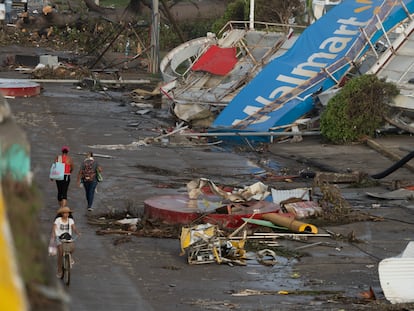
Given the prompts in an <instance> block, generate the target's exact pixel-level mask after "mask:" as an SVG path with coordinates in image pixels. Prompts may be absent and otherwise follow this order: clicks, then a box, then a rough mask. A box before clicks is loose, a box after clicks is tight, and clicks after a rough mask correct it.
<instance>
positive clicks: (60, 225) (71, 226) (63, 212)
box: [52, 206, 81, 278]
mask: <svg viewBox="0 0 414 311" xmlns="http://www.w3.org/2000/svg"><path fill="white" fill-rule="evenodd" d="M71 213H72V210H71V209H70V208H69V207H67V206H65V207H61V208H59V210H58V211H57V215H56V218H55V221H54V222H53V229H52V238H53V239H54V240H55V242H56V246H57V274H56V277H58V278H61V277H62V255H63V250H62V242H61V240H60V238H61V237H62V238H64V235H66V234H69V236H67V239H72V237H73V233H76V234H77V235H78V236H80V235H81V233H80V232H79V230H78V228H77V227H76V226H75V220H74V219H73V217H70V215H71ZM73 251H74V250H73V249H72V250H71V253H73Z"/></svg>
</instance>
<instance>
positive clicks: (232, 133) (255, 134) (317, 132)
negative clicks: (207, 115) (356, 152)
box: [179, 131, 321, 136]
mask: <svg viewBox="0 0 414 311" xmlns="http://www.w3.org/2000/svg"><path fill="white" fill-rule="evenodd" d="M320 134H321V132H320V131H314V132H222V133H179V135H181V136H312V135H320Z"/></svg>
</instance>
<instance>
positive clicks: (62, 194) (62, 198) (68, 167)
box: [55, 146, 74, 207]
mask: <svg viewBox="0 0 414 311" xmlns="http://www.w3.org/2000/svg"><path fill="white" fill-rule="evenodd" d="M68 153H69V147H68V146H63V147H62V154H61V155H59V156H57V157H56V158H55V162H62V163H64V164H65V176H64V178H63V180H56V186H57V190H58V194H57V199H58V202H59V207H64V206H66V204H67V201H68V189H69V184H70V174H71V173H72V171H73V169H74V165H73V160H72V158H71V157H70V156H69V155H68Z"/></svg>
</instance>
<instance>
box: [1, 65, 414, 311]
mask: <svg viewBox="0 0 414 311" xmlns="http://www.w3.org/2000/svg"><path fill="white" fill-rule="evenodd" d="M121 74H122V73H121ZM137 74H138V73H137ZM1 76H2V77H8V78H10V77H13V78H25V77H27V74H23V73H16V72H13V73H10V72H7V73H6V72H4V73H2V74H1ZM128 77H129V78H131V72H130V73H129V75H128ZM132 77H134V73H133V72H132ZM139 77H140V78H141V77H142V75H139ZM153 86H154V85H153V84H151V85H136V86H133V87H140V88H141V87H142V88H148V89H151V87H153ZM131 87H132V86H130V87H127V88H125V87H124V88H119V87H118V88H117V89H116V90H114V89H111V88H109V89H107V90H105V91H99V90H93V91H92V90H91V89H90V88H88V87H81V88H79V87H76V86H75V85H72V84H67V83H42V93H41V95H40V96H36V97H32V98H15V99H9V103H10V105H11V108H12V110H13V113H14V115H15V118H16V119H17V121H18V123H19V124H20V125H21V126H22V128H23V129H25V130H26V132H27V135H28V138H29V140H30V142H31V148H32V149H31V154H32V169H33V172H34V180H35V182H36V184H37V185H38V186H39V188H40V189H41V191H42V193H43V194H44V202H45V206H44V208H43V210H42V212H41V215H40V221H41V223H42V227H43V232H42V234H43V235H44V236H45V237H47V236H48V235H49V232H50V227H51V223H52V220H53V217H54V213H55V211H56V209H57V202H56V198H55V197H56V189H55V188H56V187H55V185H54V183H53V182H50V181H49V180H48V177H47V176H48V168H49V165H50V162H51V161H52V159H53V158H54V156H55V155H56V153H58V152H59V150H60V147H61V146H62V145H69V146H70V148H71V150H70V154H71V155H72V157H73V158H74V160H75V163H76V164H77V166H78V167H79V164H80V163H81V161H82V159H83V154H84V153H85V152H86V151H89V150H91V151H93V152H94V153H95V154H96V155H97V157H96V158H97V159H98V161H99V163H100V164H101V166H102V167H103V169H104V178H105V180H104V182H102V183H101V184H100V185H99V187H98V192H97V194H96V197H95V200H96V202H95V208H96V209H95V210H94V211H93V212H92V213H87V212H86V204H85V199H84V192H83V189H80V188H77V187H76V185H75V182H74V178H73V179H72V180H73V182H72V183H71V186H70V191H69V206H70V207H71V208H73V209H74V210H75V213H74V215H75V220H76V222H77V224H78V227H79V228H80V230H81V231H82V233H83V235H82V237H81V238H80V239H79V240H78V241H77V250H76V255H75V259H76V263H75V266H74V269H73V278H72V283H71V285H70V287H69V288H64V291H65V292H66V293H67V294H68V295H69V297H70V302H69V309H70V310H92V309H100V310H180V311H183V310H184V311H185V310H297V309H299V308H300V309H305V310H374V309H376V310H407V309H408V310H411V309H414V308H413V306H406V307H403V306H400V305H397V306H395V305H391V304H390V303H389V302H388V301H387V300H386V299H385V297H384V295H383V293H382V288H381V284H380V281H379V276H378V263H379V262H380V261H381V260H382V259H384V258H388V257H392V256H396V255H398V254H399V253H401V252H402V251H403V250H404V248H405V246H406V245H407V243H408V241H409V240H411V239H412V237H413V233H414V229H413V224H414V216H413V209H412V207H413V205H412V202H411V201H410V200H407V199H399V200H379V199H374V198H370V197H368V196H367V195H366V192H367V191H370V192H381V193H382V192H387V191H390V190H392V187H395V185H397V184H401V183H403V184H405V185H409V184H411V182H412V172H411V171H410V170H408V169H406V168H402V169H399V170H398V171H396V172H394V173H393V174H391V175H389V176H388V177H387V178H385V179H384V180H380V181H379V182H369V183H366V184H363V185H361V184H359V185H357V186H355V185H349V184H347V183H346V184H339V185H338V187H339V189H340V191H339V192H340V193H341V195H342V196H343V197H344V199H346V200H347V201H348V202H349V204H350V206H351V207H352V209H353V211H354V212H356V213H358V215H360V217H359V218H358V217H356V218H353V219H352V222H349V220H348V219H345V218H344V219H337V221H336V223H335V224H334V223H331V224H330V223H327V222H321V221H320V220H318V219H316V220H309V222H311V221H313V222H314V223H315V224H317V225H318V227H319V232H320V233H331V234H332V235H331V237H308V238H302V239H287V238H286V239H278V240H277V242H278V243H279V244H280V246H281V247H283V248H282V249H283V251H284V254H285V255H286V256H279V257H278V261H277V264H275V265H274V266H264V265H261V264H259V263H258V262H257V260H255V254H254V253H249V257H251V258H252V259H251V260H248V261H247V265H246V266H231V265H225V264H222V265H218V264H204V265H189V264H188V263H187V260H186V256H180V252H181V250H180V243H179V240H178V239H177V236H175V237H174V236H173V237H172V238H156V237H142V236H135V235H115V234H99V235H98V234H96V232H97V231H99V230H102V229H106V228H113V225H111V223H110V221H109V220H110V219H114V218H119V217H123V216H128V215H129V216H137V217H141V216H142V212H143V208H144V204H143V202H144V201H145V200H146V199H147V198H149V197H152V196H158V195H163V194H177V193H181V194H182V193H186V183H187V182H189V181H190V180H192V179H194V178H199V177H205V178H209V179H211V180H213V181H214V182H215V183H217V184H226V185H232V186H236V187H243V186H248V185H251V184H253V183H254V182H257V181H259V180H261V181H262V182H264V183H265V184H267V185H269V187H274V188H278V189H291V188H296V187H302V186H312V185H314V181H313V179H312V178H307V179H306V178H298V177H292V178H289V179H282V180H281V179H280V178H279V176H280V175H283V174H287V175H289V176H295V175H299V173H300V172H302V171H304V170H306V171H313V172H315V171H321V170H323V171H326V170H335V171H337V172H349V171H352V170H359V171H363V172H366V173H368V174H374V173H378V172H380V171H382V170H383V169H385V168H386V167H388V166H390V165H391V164H392V163H393V161H391V160H389V159H388V158H386V157H385V156H383V155H381V154H380V153H378V152H377V151H374V150H372V149H371V148H368V147H367V146H365V145H352V146H332V145H329V144H326V143H324V142H323V141H322V140H321V139H320V138H319V137H313V138H312V137H304V140H303V141H302V142H299V143H290V142H284V143H274V144H272V145H270V146H267V147H268V148H260V149H258V150H257V151H253V150H252V148H250V146H248V145H243V144H241V145H236V146H234V145H229V144H227V143H221V144H218V145H213V146H208V145H206V144H202V145H195V144H194V143H193V142H187V141H185V140H184V141H183V140H174V139H171V140H170V142H169V143H168V144H167V145H162V144H160V143H151V144H148V145H141V144H140V142H142V140H143V139H145V138H148V137H156V136H158V135H160V134H161V132H162V129H167V128H169V127H171V126H174V120H173V119H172V118H171V116H170V115H169V113H168V109H167V107H162V108H161V109H160V108H151V109H150V111H149V112H147V113H145V114H142V115H141V114H140V113H139V111H140V110H141V109H140V108H139V107H136V106H133V105H131V104H130V103H131V99H130V98H129V96H128V94H129V92H130V91H131ZM156 101H159V99H152V100H150V101H146V100H142V102H143V103H154V102H156ZM155 106H157V105H155ZM376 141H378V142H379V143H381V144H383V145H384V146H386V147H387V148H389V149H391V150H393V151H394V152H398V153H400V154H401V155H403V154H405V153H406V151H403V150H401V148H400V147H406V148H409V147H412V146H413V142H412V138H411V137H410V136H407V135H398V136H386V137H381V138H379V139H377V140H376ZM276 177H277V178H276ZM396 181H398V182H396ZM319 190H320V189H319ZM319 190H318V188H315V197H316V198H320V197H321V195H322V194H321V193H320V191H319ZM372 204H379V205H374V207H375V208H373V205H372ZM356 220H360V221H356ZM98 224H99V225H98ZM157 228H158V229H160V228H161V229H162V228H165V227H163V226H160V227H157V226H155V227H154V228H153V229H157ZM160 235H161V234H160ZM45 251H46V250H45ZM50 269H54V264H53V262H52V261H51V262H50ZM370 287H371V288H372V290H373V292H374V293H375V296H376V298H377V299H376V300H373V299H366V298H363V296H364V294H365V295H366V292H367V291H369V289H370ZM45 309H47V306H45Z"/></svg>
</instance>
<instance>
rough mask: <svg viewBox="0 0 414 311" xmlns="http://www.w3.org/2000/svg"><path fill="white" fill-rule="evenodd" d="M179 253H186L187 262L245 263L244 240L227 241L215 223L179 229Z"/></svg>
mask: <svg viewBox="0 0 414 311" xmlns="http://www.w3.org/2000/svg"><path fill="white" fill-rule="evenodd" d="M180 243H181V255H184V254H185V253H187V260H188V263H189V264H205V263H213V262H217V263H219V264H221V263H229V264H238V265H245V263H244V259H245V254H246V252H245V250H244V244H245V241H244V240H241V241H229V240H228V239H226V238H225V237H223V236H221V234H220V231H219V229H218V226H217V225H212V224H209V223H207V224H200V225H197V226H194V227H190V228H185V227H183V228H182V230H181V237H180Z"/></svg>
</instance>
